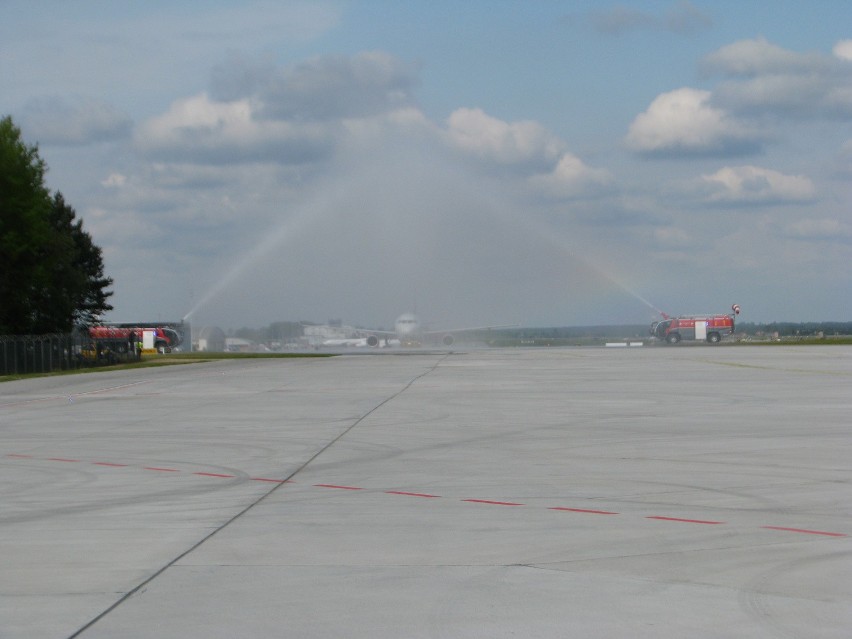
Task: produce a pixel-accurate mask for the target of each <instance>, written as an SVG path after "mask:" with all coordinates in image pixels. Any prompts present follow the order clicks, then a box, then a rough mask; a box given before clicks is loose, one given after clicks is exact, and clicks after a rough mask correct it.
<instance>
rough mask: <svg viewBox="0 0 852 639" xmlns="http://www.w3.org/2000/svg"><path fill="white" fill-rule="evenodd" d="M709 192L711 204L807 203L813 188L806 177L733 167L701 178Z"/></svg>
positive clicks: (768, 170) (762, 169) (812, 197)
mask: <svg viewBox="0 0 852 639" xmlns="http://www.w3.org/2000/svg"><path fill="white" fill-rule="evenodd" d="M701 177H702V180H704V183H705V185H706V186H707V187H708V188H709V189H710V192H709V195H708V198H707V200H708V201H709V202H711V203H726V204H728V203H730V204H733V203H740V204H769V203H784V202H808V201H811V200H813V199H814V197H815V194H816V189H815V188H814V184H813V182H812V181H811V180H810V178H807V177H805V176H802V175H784V174H783V173H779V172H778V171H772V170H771V169H764V168H760V167H757V166H735V167H725V168H723V169H719V170H718V171H716V173H713V174H712V175H703V176H701Z"/></svg>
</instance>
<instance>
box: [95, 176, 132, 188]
mask: <svg viewBox="0 0 852 639" xmlns="http://www.w3.org/2000/svg"><path fill="white" fill-rule="evenodd" d="M126 183H127V176H126V175H122V174H121V173H110V174H109V175H108V176H107V178H106V179H105V180H103V181H101V186H104V187H106V188H119V187H122V186H124V185H125V184H126Z"/></svg>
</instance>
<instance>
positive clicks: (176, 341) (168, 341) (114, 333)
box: [89, 325, 181, 353]
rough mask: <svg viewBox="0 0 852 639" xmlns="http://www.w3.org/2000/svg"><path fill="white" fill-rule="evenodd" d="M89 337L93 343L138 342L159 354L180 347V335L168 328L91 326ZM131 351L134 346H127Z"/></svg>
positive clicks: (117, 343)
mask: <svg viewBox="0 0 852 639" xmlns="http://www.w3.org/2000/svg"><path fill="white" fill-rule="evenodd" d="M89 337H90V338H92V339H93V340H95V341H109V342H113V343H115V344H116V345H119V344H121V343H126V344H131V342H134V341H135V342H138V343H142V344H143V348H145V349H156V350H158V351H160V352H161V353H168V352H171V350H172V349H173V348H175V347H176V346H178V345H180V343H181V334H180V333H179V332H178V331H176V330H175V329H173V328H170V327H168V326H127V325H124V326H92V327H90V328H89ZM129 348H131V349H133V348H134V346H129Z"/></svg>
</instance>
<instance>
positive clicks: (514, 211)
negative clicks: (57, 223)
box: [0, 0, 852, 328]
mask: <svg viewBox="0 0 852 639" xmlns="http://www.w3.org/2000/svg"><path fill="white" fill-rule="evenodd" d="M0 8H2V9H3V14H4V20H3V21H2V23H0V43H2V44H0V74H1V75H0V77H2V78H3V80H4V82H3V84H4V90H3V91H2V92H0V113H2V114H9V115H12V117H13V118H14V120H15V122H16V123H17V124H18V125H19V126H20V127H21V129H22V131H23V134H24V136H25V139H26V140H27V141H29V142H31V143H38V145H39V149H40V153H41V156H42V157H43V158H44V159H45V161H46V162H47V164H48V166H49V168H50V171H49V173H48V178H47V180H48V187H49V188H50V189H52V190H59V191H62V192H63V194H64V195H65V196H66V199H67V200H68V201H69V202H70V203H71V204H72V205H73V206H74V207H75V208H76V210H77V213H78V215H79V216H80V217H81V218H82V219H83V220H84V223H85V228H87V229H88V230H89V231H90V233H91V234H92V235H93V237H94V239H95V241H96V243H98V244H99V245H100V246H101V247H103V249H104V254H105V260H106V265H107V271H108V274H109V275H110V276H112V277H113V278H114V280H115V285H114V291H115V295H114V297H113V299H112V301H113V304H114V306H115V310H114V312H113V313H111V314H110V317H109V318H108V319H114V320H126V321H129V320H137V319H139V320H142V319H148V320H151V319H161V320H174V319H180V318H181V317H183V316H185V315H186V314H187V313H189V312H190V311H192V313H191V316H192V320H193V322H196V323H203V324H218V325H221V326H223V327H225V328H236V327H239V326H261V325H264V324H267V323H269V322H272V321H277V320H314V321H324V320H326V319H328V318H338V317H339V318H343V319H344V320H346V321H347V322H349V323H353V324H361V325H372V326H379V325H383V326H388V325H389V324H391V323H392V321H393V318H394V317H395V316H396V315H397V314H399V313H400V312H402V311H405V310H409V309H412V308H413V307H416V309H417V310H418V312H419V313H420V314H421V315H422V316H423V317H424V319H426V320H427V321H431V322H433V323H434V324H435V325H438V326H443V325H450V324H466V323H474V324H482V323H492V322H493V323H514V322H518V323H522V324H529V325H575V324H615V323H627V322H645V321H650V320H651V319H652V318H653V316H654V313H655V311H654V309H652V308H651V307H652V306H654V307H657V308H661V309H663V310H665V311H667V312H669V313H697V312H708V311H712V312H720V311H724V310H725V309H727V308H729V307H730V305H731V304H732V303H734V302H737V303H739V304H741V306H742V308H743V316H742V317H743V319H745V320H752V321H759V322H762V321H773V320H782V321H783V320H787V321H806V320H846V321H848V320H850V319H852V275H850V269H849V268H848V264H849V263H850V262H852V188H851V187H850V178H852V26H850V25H852V5H850V4H849V3H847V2H828V1H825V2H815V3H810V4H807V5H805V4H802V3H797V2H700V1H698V0H695V1H691V2H687V1H675V2H620V3H612V4H607V3H601V2H558V1H555V0H554V1H550V2H506V1H502V2H501V1H489V2H485V1H482V2H478V1H468V2H390V1H384V2H342V1H341V2H239V3H237V2H227V1H220V2H147V3H115V2H93V1H89V2H86V1H83V2H78V3H73V4H70V3H64V2H38V3H33V2H19V1H17V0H13V1H3V2H0ZM645 300H647V301H648V302H650V303H649V304H648V303H645Z"/></svg>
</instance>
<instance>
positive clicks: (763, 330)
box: [230, 322, 852, 343]
mask: <svg viewBox="0 0 852 639" xmlns="http://www.w3.org/2000/svg"><path fill="white" fill-rule="evenodd" d="M305 324H307V322H275V323H273V324H270V325H269V326H265V327H262V328H241V329H238V330H236V331H231V332H230V334H231V335H233V336H234V337H241V338H243V339H248V340H251V341H254V342H258V343H268V342H273V341H282V342H283V341H287V340H290V339H294V338H298V337H301V336H302V335H303V327H304V325H305ZM736 328H737V330H736V332H737V334H738V335H750V336H755V337H760V336H773V335H775V334H776V333H777V334H778V336H779V337H793V336H802V337H805V336H818V335H823V336H831V335H852V322H799V323H796V322H770V323H767V324H758V323H754V322H737V325H736ZM649 329H650V324H611V325H604V326H554V327H526V328H524V327H518V328H503V329H494V330H485V331H479V332H477V333H475V334H474V337H475V339H478V340H482V341H485V342H494V341H495V340H511V341H513V342H515V341H523V340H536V341H537V342H538V341H541V340H545V341H546V340H560V341H564V340H582V341H599V340H608V339H614V340H618V339H644V338H647V337H648V335H649V334H650V330H649Z"/></svg>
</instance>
